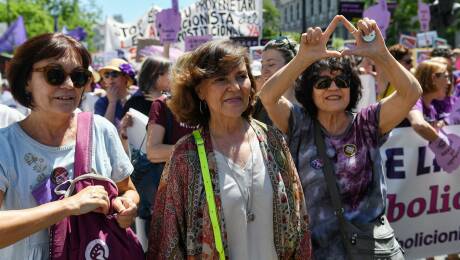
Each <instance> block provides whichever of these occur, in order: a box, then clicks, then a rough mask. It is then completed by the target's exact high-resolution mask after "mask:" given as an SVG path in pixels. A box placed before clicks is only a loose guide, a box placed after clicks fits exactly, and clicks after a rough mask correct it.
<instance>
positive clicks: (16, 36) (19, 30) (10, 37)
mask: <svg viewBox="0 0 460 260" xmlns="http://www.w3.org/2000/svg"><path fill="white" fill-rule="evenodd" d="M26 40H27V35H26V27H25V26H24V19H23V18H22V16H19V17H18V19H17V20H16V21H15V22H14V23H13V24H11V26H10V27H9V28H8V29H6V31H5V33H4V34H3V35H2V36H1V37H0V52H10V53H12V52H13V50H14V48H15V47H16V46H19V45H21V44H22V43H24V42H25V41H26Z"/></svg>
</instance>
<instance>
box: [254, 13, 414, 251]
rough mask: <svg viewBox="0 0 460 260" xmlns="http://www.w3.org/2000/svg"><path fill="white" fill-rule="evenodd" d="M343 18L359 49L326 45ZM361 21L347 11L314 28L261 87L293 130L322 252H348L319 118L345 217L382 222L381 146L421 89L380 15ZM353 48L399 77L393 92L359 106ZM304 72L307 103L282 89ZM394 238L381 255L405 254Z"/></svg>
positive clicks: (273, 114) (273, 111)
mask: <svg viewBox="0 0 460 260" xmlns="http://www.w3.org/2000/svg"><path fill="white" fill-rule="evenodd" d="M339 23H343V24H344V25H345V28H346V29H347V30H348V31H349V32H350V33H351V34H352V35H353V37H354V38H355V40H356V42H357V44H356V48H355V49H353V50H351V49H346V50H343V51H342V52H341V53H340V52H338V51H333V50H328V49H327V46H326V44H327V42H328V40H329V39H330V37H331V35H332V33H333V32H334V30H335V28H336V26H337V25H338V24H339ZM357 24H358V28H355V27H354V26H353V25H352V24H351V23H350V22H349V21H348V20H347V19H346V18H345V17H343V16H340V15H337V16H335V17H334V19H333V20H332V22H331V23H330V25H329V26H328V27H327V29H326V31H325V32H322V30H321V28H319V27H316V28H309V29H308V30H307V32H306V33H304V34H302V36H301V43H300V48H299V52H298V54H297V55H296V56H295V57H294V59H292V61H291V62H290V63H288V65H287V66H285V67H283V68H282V69H281V70H279V71H278V72H277V73H275V75H273V76H272V77H271V78H270V79H269V80H268V81H267V82H266V83H265V86H264V87H263V88H262V91H261V93H260V98H261V100H262V102H263V104H264V107H265V108H266V109H267V112H268V114H269V116H270V118H271V119H272V121H273V123H274V125H275V126H276V127H277V128H278V129H280V130H281V131H282V132H283V133H284V134H285V135H286V137H287V140H288V144H289V148H290V151H291V154H292V156H293V158H294V161H295V163H296V166H297V170H298V173H299V176H300V179H301V182H302V187H303V190H304V194H305V201H306V205H307V209H308V212H309V215H310V228H311V231H312V245H313V255H314V258H315V259H347V252H346V251H345V250H346V249H345V246H344V244H343V240H342V236H341V234H340V228H339V227H340V224H339V221H338V218H337V217H336V215H335V208H334V207H333V205H332V201H331V197H330V196H329V192H328V186H327V184H326V180H325V177H324V176H325V175H324V172H323V169H324V163H326V162H324V161H323V160H322V159H321V158H320V155H319V152H318V148H317V147H316V145H315V133H314V129H315V126H316V127H318V128H319V129H320V131H321V134H322V135H323V137H324V142H325V145H326V154H327V156H329V157H330V158H331V161H332V163H333V165H332V168H333V169H335V170H334V171H335V175H336V179H337V180H336V183H337V188H338V190H339V194H340V196H341V200H342V205H343V210H344V213H343V216H344V218H346V219H347V220H348V221H350V222H352V223H355V224H359V223H368V224H370V223H375V222H377V221H378V222H379V223H380V221H383V220H384V219H383V216H384V214H385V206H386V205H385V204H386V192H385V191H386V183H385V177H384V172H383V167H382V160H381V158H380V153H379V148H380V146H381V145H382V144H383V143H384V142H385V140H386V138H387V136H388V133H389V132H390V131H391V130H392V129H393V128H394V127H395V126H396V125H397V124H398V123H399V122H400V121H402V120H403V119H404V118H405V116H406V115H407V113H408V112H409V111H410V109H411V108H412V106H413V105H414V104H415V102H416V101H417V99H418V98H419V97H420V94H421V92H422V90H421V88H420V85H419V84H418V82H417V80H416V79H415V78H414V77H413V76H412V74H411V73H410V72H409V71H407V69H405V68H404V67H403V66H402V65H400V64H399V63H398V62H397V61H396V60H395V59H394V58H393V56H392V55H391V54H390V52H389V51H388V49H387V48H386V46H385V42H384V40H383V37H382V34H381V32H380V29H379V28H378V26H377V23H376V22H375V21H374V20H369V19H367V18H364V19H362V20H359V21H358V23H357ZM371 31H375V34H376V38H375V40H373V41H372V42H370V43H367V42H364V40H363V39H362V37H363V35H367V34H369V33H371ZM352 55H354V56H364V57H368V58H370V59H372V60H373V61H374V62H375V65H376V66H380V67H381V68H382V69H383V70H385V74H386V75H388V76H389V78H388V79H389V80H390V82H392V83H394V82H398V84H397V85H395V88H396V91H395V92H394V94H393V95H390V96H389V97H387V98H384V99H383V100H381V101H380V102H379V103H375V104H372V105H370V106H368V107H366V108H364V109H362V110H361V111H359V112H358V113H352V111H353V109H354V108H355V106H356V104H357V102H358V100H359V98H360V96H361V88H362V86H361V81H360V79H359V77H358V69H357V67H355V66H353V65H354V62H353V60H352V59H350V58H349V57H348V56H352ZM299 77H300V81H299V82H298V85H297V88H296V98H297V100H298V101H299V102H300V103H301V106H299V105H296V104H292V103H291V102H290V101H288V100H287V99H286V98H284V97H283V96H282V95H283V93H285V91H286V90H287V89H288V88H289V87H292V86H293V83H294V82H295V81H296V80H298V78H299ZM395 107H397V108H398V109H394V108H395ZM388 240H389V241H386V243H388V245H391V249H389V248H386V251H384V252H385V253H386V254H385V256H383V255H379V256H380V257H381V258H384V259H403V258H404V257H403V254H402V250H401V248H400V246H399V244H398V242H397V240H396V238H395V237H394V236H393V237H391V238H388ZM376 250H378V249H376ZM372 252H374V251H371V252H368V253H372ZM381 253H383V252H381ZM379 256H376V258H379Z"/></svg>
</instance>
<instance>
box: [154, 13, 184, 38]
mask: <svg viewBox="0 0 460 260" xmlns="http://www.w3.org/2000/svg"><path fill="white" fill-rule="evenodd" d="M180 22H181V16H180V13H179V12H177V11H176V10H174V9H171V8H170V9H163V10H161V11H160V12H158V13H157V15H156V23H155V26H156V29H157V32H158V33H159V34H160V42H161V44H164V43H173V42H177V34H178V33H179V31H180Z"/></svg>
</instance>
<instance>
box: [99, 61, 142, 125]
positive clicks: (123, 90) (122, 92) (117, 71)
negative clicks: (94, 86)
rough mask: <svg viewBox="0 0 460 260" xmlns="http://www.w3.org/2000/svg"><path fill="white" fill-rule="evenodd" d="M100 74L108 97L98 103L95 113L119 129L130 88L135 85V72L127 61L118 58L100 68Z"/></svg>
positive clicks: (102, 98)
mask: <svg viewBox="0 0 460 260" xmlns="http://www.w3.org/2000/svg"><path fill="white" fill-rule="evenodd" d="M99 74H100V75H101V76H102V86H103V87H104V88H105V90H106V92H107V95H106V96H105V97H101V98H100V99H99V100H98V101H97V102H96V104H95V105H94V113H95V114H97V115H101V116H103V117H105V118H107V120H109V121H110V122H112V123H113V124H114V125H115V126H117V127H118V126H119V124H120V120H121V119H122V117H123V116H122V115H123V106H124V105H125V103H126V101H127V100H128V98H129V95H128V88H129V87H130V86H131V85H132V84H133V83H134V76H135V71H134V69H133V67H132V66H131V64H129V63H128V62H127V61H125V60H122V59H118V58H117V59H112V60H111V61H110V62H109V63H108V64H107V65H106V66H104V67H102V68H100V69H99Z"/></svg>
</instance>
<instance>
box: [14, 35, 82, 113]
mask: <svg viewBox="0 0 460 260" xmlns="http://www.w3.org/2000/svg"><path fill="white" fill-rule="evenodd" d="M67 55H75V56H76V57H77V58H78V59H79V60H80V62H81V65H82V67H83V68H85V69H88V67H89V65H90V64H91V54H90V53H89V52H88V51H87V50H86V48H85V47H84V46H83V45H82V44H81V43H79V42H78V41H77V40H75V39H74V38H72V37H70V36H66V35H64V34H62V33H45V34H41V35H38V36H35V37H33V38H31V39H29V40H28V41H26V42H25V43H24V44H22V45H21V46H19V47H18V48H17V49H16V52H15V54H14V57H13V59H12V60H11V62H10V67H9V69H8V71H7V78H8V83H9V85H10V86H11V93H12V94H13V96H14V98H15V99H16V100H17V101H18V102H19V103H20V104H21V105H23V106H25V107H28V108H33V104H32V96H31V94H30V93H27V91H26V86H27V82H28V81H29V80H30V76H31V74H32V67H33V65H34V64H35V63H37V62H40V61H42V60H46V59H51V58H54V59H60V58H62V57H65V56H67Z"/></svg>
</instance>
